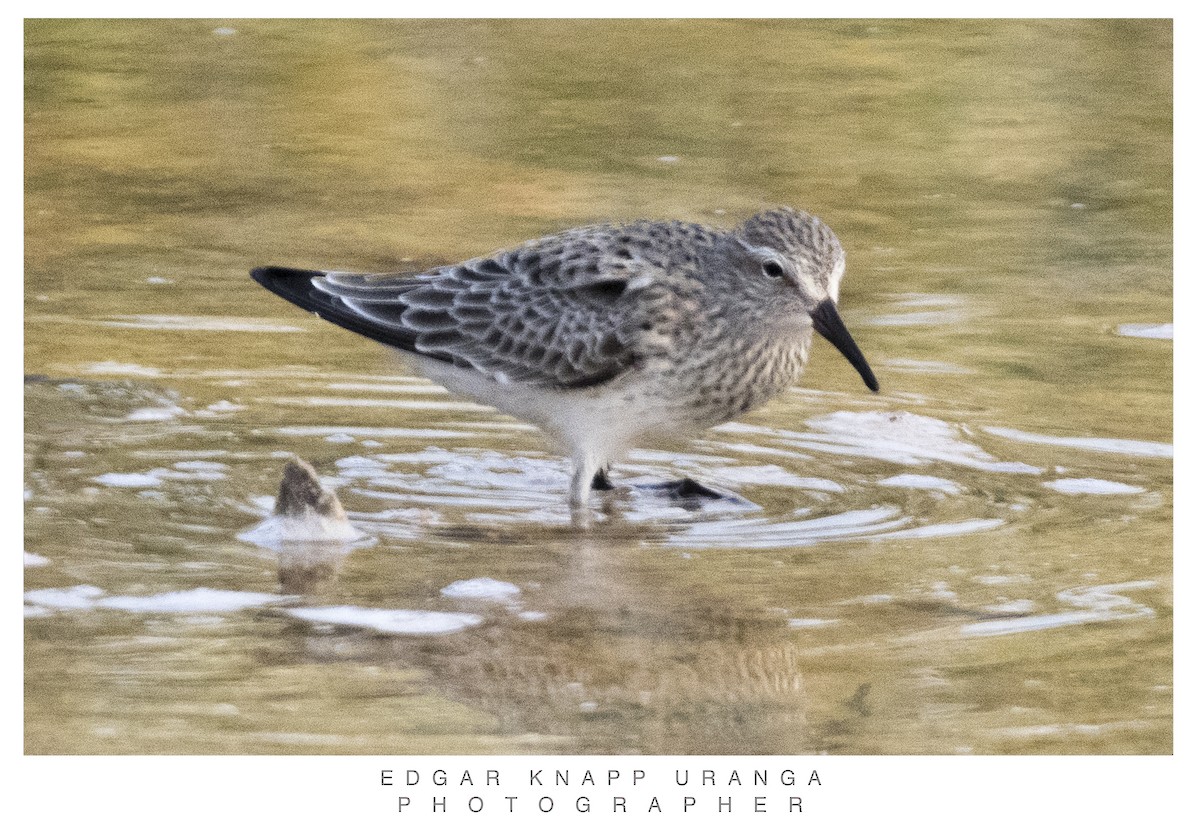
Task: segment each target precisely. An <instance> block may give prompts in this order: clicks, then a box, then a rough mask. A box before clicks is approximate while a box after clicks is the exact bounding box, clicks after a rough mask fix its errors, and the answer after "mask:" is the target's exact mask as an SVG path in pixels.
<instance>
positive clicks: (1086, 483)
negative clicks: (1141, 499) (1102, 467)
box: [1042, 477, 1146, 494]
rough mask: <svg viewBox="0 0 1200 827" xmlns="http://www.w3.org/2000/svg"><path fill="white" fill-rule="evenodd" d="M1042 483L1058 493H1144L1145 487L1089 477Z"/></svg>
mask: <svg viewBox="0 0 1200 827" xmlns="http://www.w3.org/2000/svg"><path fill="white" fill-rule="evenodd" d="M1042 485H1044V486H1046V487H1047V488H1050V489H1052V490H1054V491H1057V492H1058V493H1060V494H1144V493H1146V489H1145V488H1139V487H1138V486H1136V485H1126V484H1125V483H1123V482H1111V481H1109V480H1097V479H1092V478H1090V477H1084V478H1080V479H1071V478H1068V479H1061V480H1051V481H1050V482H1044V483H1042Z"/></svg>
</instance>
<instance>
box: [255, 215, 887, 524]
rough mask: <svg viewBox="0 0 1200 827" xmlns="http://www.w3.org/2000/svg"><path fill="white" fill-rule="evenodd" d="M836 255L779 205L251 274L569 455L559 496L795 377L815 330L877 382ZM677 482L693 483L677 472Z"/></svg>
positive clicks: (687, 486) (762, 399)
mask: <svg viewBox="0 0 1200 827" xmlns="http://www.w3.org/2000/svg"><path fill="white" fill-rule="evenodd" d="M845 265H846V256H845V253H844V251H843V250H842V245H841V243H840V242H839V241H838V239H837V236H835V235H834V234H833V231H832V230H830V229H829V227H827V226H826V225H825V224H824V223H823V222H822V221H821V220H820V219H819V218H817V217H816V216H814V215H809V214H808V213H805V212H802V211H800V210H794V209H791V208H788V207H783V208H779V209H774V210H769V211H767V212H763V213H759V214H758V215H755V216H754V217H752V218H750V219H749V220H747V221H746V222H745V223H744V224H742V225H741V226H740V227H738V228H736V229H734V230H722V229H717V228H712V227H706V226H702V225H699V224H686V223H681V222H678V221H669V222H668V221H663V222H652V221H638V222H635V223H632V224H623V225H609V224H602V225H597V226H591V227H580V228H577V229H572V230H567V231H565V232H562V233H558V234H556V235H550V236H546V237H545V238H539V239H536V240H533V241H527V242H525V243H524V244H521V245H520V246H518V247H514V248H512V249H509V250H504V251H501V252H497V253H494V254H492V255H490V256H485V257H482V258H475V259H471V260H470V261H465V262H463V263H461V264H454V265H450V266H446V267H438V268H436V269H434V270H430V271H428V272H425V273H419V274H402V275H362V274H352V273H340V272H322V271H316V270H298V269H292V268H287V267H260V268H258V269H256V270H254V271H253V273H252V274H251V275H252V276H253V277H254V279H255V280H256V281H257V282H258V283H259V284H261V285H263V286H264V287H266V288H267V289H268V290H270V291H272V292H274V293H277V294H278V295H280V296H282V297H283V298H285V299H287V300H288V301H290V302H292V303H294V304H297V305H299V306H300V307H303V308H304V309H306V310H311V311H312V312H314V313H316V314H317V315H318V316H320V317H321V318H323V319H327V320H328V321H331V322H333V323H334V324H337V325H341V326H342V327H344V328H346V329H348V330H352V331H354V332H355V333H360V334H362V335H364V336H367V337H369V338H371V339H374V340H376V341H378V342H382V343H383V344H386V345H390V346H392V347H395V348H399V349H400V350H402V351H405V352H406V353H408V354H410V355H411V356H412V357H413V358H414V361H415V363H416V365H417V367H418V368H419V369H420V370H421V371H422V372H423V373H425V375H426V376H428V377H429V378H430V379H433V380H434V381H436V382H439V383H441V384H442V385H444V386H445V387H446V388H447V389H449V390H450V391H452V392H454V393H457V394H461V395H463V396H467V397H470V398H472V399H476V400H478V401H480V402H483V403H485V404H487V405H491V406H493V407H495V408H498V409H499V410H501V411H503V412H505V413H508V414H511V415H513V416H515V417H518V418H520V419H523V420H525V421H527V422H531V423H533V424H535V425H537V426H539V427H540V428H541V429H542V430H544V431H545V432H546V433H547V434H549V435H550V436H551V437H552V438H553V439H554V440H555V441H556V442H557V444H558V445H559V447H560V448H561V449H562V450H563V452H564V453H566V454H567V455H568V456H570V457H571V459H572V461H573V463H574V473H573V475H572V478H571V489H570V504H571V506H572V508H573V510H575V511H576V512H579V511H580V510H582V509H584V508H586V505H587V500H588V492H589V490H590V489H591V488H593V487H595V488H608V487H611V486H610V484H609V482H608V477H607V470H608V468H609V466H610V465H611V464H612V463H613V462H614V461H616V460H618V459H620V458H621V457H623V456H624V454H625V453H626V451H628V450H629V449H630V448H631V447H633V446H635V445H638V444H640V443H642V442H643V441H647V440H653V439H655V438H656V437H672V438H678V437H679V436H681V435H682V436H686V435H687V434H691V433H696V432H699V431H701V430H703V429H705V428H709V427H711V426H713V425H719V424H720V423H722V422H728V421H729V420H731V419H734V418H736V417H738V416H740V415H741V414H744V413H746V412H747V411H751V410H754V409H755V408H758V407H760V406H762V405H763V404H765V403H766V402H767V401H768V400H770V399H771V398H773V397H774V396H776V395H778V394H779V393H781V392H782V391H784V390H785V389H787V388H788V387H790V386H791V385H793V384H794V383H795V382H796V381H797V380H798V379H799V377H800V374H801V373H802V372H803V370H804V366H805V364H806V363H807V361H808V355H809V346H810V345H811V343H812V332H813V331H814V330H816V331H817V332H818V333H820V334H821V335H822V336H824V337H825V338H826V339H828V340H829V341H830V342H832V343H833V345H834V347H836V348H837V349H838V350H839V351H840V352H841V353H842V355H843V356H845V357H846V358H847V359H848V360H849V361H850V364H852V365H853V366H854V367H855V368H856V369H857V370H858V372H859V374H860V375H861V376H862V378H863V381H864V382H865V383H866V385H867V387H868V388H870V389H871V390H872V391H876V390H878V389H879V384H878V382H876V380H875V376H874V374H873V373H872V372H871V368H870V366H869V365H868V364H867V360H866V358H865V357H864V356H863V355H862V352H861V351H860V350H859V349H858V346H857V345H856V344H855V342H854V339H853V338H852V337H851V336H850V333H849V331H847V330H846V326H845V325H844V324H843V323H842V320H841V317H840V316H839V315H838V310H837V301H838V288H839V286H840V284H841V280H842V274H843V272H844V271H845ZM676 491H677V493H681V494H703V493H710V492H707V490H706V489H704V488H703V487H702V486H698V485H696V484H695V483H692V482H691V481H690V480H684V481H683V482H682V483H679V484H678V485H677V488H676Z"/></svg>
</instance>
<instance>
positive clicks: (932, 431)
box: [716, 411, 1042, 474]
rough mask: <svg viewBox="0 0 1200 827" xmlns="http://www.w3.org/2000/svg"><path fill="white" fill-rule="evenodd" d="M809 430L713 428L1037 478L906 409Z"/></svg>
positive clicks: (832, 420) (837, 416)
mask: <svg viewBox="0 0 1200 827" xmlns="http://www.w3.org/2000/svg"><path fill="white" fill-rule="evenodd" d="M806 424H808V425H809V427H811V428H812V429H813V430H812V431H811V432H807V433H804V432H800V431H787V430H782V429H773V428H762V427H758V426H746V425H740V426H739V427H738V428H736V429H731V428H730V427H729V425H721V426H719V427H718V428H717V429H716V430H725V431H733V432H735V433H736V432H738V430H742V431H745V430H747V429H750V431H751V432H757V433H762V434H766V435H770V436H772V437H774V438H775V439H776V440H777V441H779V442H780V443H782V444H785V445H790V446H795V447H797V448H803V449H805V450H808V451H817V452H824V453H831V454H839V455H849V456H859V457H868V458H873V459H881V460H886V461H888V462H895V463H899V464H901V465H926V464H929V463H932V462H946V463H950V464H952V465H960V466H963V467H966V468H975V469H978V470H981V471H993V472H997V473H1006V474H1040V473H1042V469H1041V468H1036V467H1034V466H1032V465H1026V464H1025V463H1023V462H1001V461H999V460H997V459H996V458H995V457H993V456H992V455H991V454H989V453H987V452H986V451H984V450H983V449H982V448H980V447H979V446H977V445H974V444H972V443H970V442H967V441H966V440H965V439H964V438H963V432H962V429H961V428H957V427H954V426H952V425H950V424H949V423H946V422H943V421H942V420H940V419H934V418H933V417H929V416H921V415H919V414H913V413H908V412H907V411H897V412H887V411H865V412H858V411H837V412H835V413H831V414H827V415H825V416H819V417H815V418H813V419H810V420H808V422H807V423H806Z"/></svg>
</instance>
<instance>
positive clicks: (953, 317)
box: [862, 310, 967, 327]
mask: <svg viewBox="0 0 1200 827" xmlns="http://www.w3.org/2000/svg"><path fill="white" fill-rule="evenodd" d="M966 320H967V313H966V311H964V310H918V311H915V312H913V313H892V314H888V315H884V316H874V317H871V318H868V319H864V320H863V321H862V324H865V325H871V326H873V327H909V326H924V325H931V326H932V325H956V324H961V323H962V322H964V321H966Z"/></svg>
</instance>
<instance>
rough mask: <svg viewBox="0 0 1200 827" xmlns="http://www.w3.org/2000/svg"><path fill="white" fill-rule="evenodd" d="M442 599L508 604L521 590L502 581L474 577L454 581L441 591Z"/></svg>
mask: <svg viewBox="0 0 1200 827" xmlns="http://www.w3.org/2000/svg"><path fill="white" fill-rule="evenodd" d="M441 593H442V596H443V597H452V598H456V599H460V600H485V601H491V602H495V603H510V602H512V601H513V600H515V599H516V598H517V596H518V595H520V594H521V589H520V588H519V587H517V586H516V585H514V584H512V583H506V582H504V581H503V580H494V579H492V578H491V577H476V578H473V579H471V580H455V581H454V582H453V583H451V584H450V585H449V586H446V587H445V588H444V589H442V592H441Z"/></svg>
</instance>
